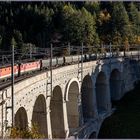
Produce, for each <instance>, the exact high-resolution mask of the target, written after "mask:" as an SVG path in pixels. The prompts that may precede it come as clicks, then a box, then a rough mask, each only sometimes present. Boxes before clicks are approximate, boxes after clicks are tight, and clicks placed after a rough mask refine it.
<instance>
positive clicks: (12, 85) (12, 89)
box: [11, 41, 14, 127]
mask: <svg viewBox="0 0 140 140" xmlns="http://www.w3.org/2000/svg"><path fill="white" fill-rule="evenodd" d="M11 95H12V127H13V126H14V41H13V42H12V64H11Z"/></svg>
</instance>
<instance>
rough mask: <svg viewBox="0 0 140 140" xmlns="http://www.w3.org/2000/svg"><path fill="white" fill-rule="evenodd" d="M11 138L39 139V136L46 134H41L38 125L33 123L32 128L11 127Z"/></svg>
mask: <svg viewBox="0 0 140 140" xmlns="http://www.w3.org/2000/svg"><path fill="white" fill-rule="evenodd" d="M10 138H31V139H39V138H44V135H42V134H40V133H39V131H38V127H37V125H36V124H33V125H32V127H31V128H25V129H20V128H17V127H13V128H12V129H11V135H10Z"/></svg>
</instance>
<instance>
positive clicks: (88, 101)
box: [81, 75, 94, 122]
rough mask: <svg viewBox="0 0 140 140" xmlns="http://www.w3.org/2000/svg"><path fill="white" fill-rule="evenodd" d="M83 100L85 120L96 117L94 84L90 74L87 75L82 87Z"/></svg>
mask: <svg viewBox="0 0 140 140" xmlns="http://www.w3.org/2000/svg"><path fill="white" fill-rule="evenodd" d="M81 92H82V95H81V100H82V111H83V118H84V122H86V121H87V120H88V119H91V118H93V117H94V108H93V84H92V79H91V77H90V76H89V75H87V76H85V78H84V79H83V83H82V88H81Z"/></svg>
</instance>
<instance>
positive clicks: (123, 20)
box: [111, 2, 132, 44]
mask: <svg viewBox="0 0 140 140" xmlns="http://www.w3.org/2000/svg"><path fill="white" fill-rule="evenodd" d="M112 9H113V11H112V13H111V17H112V18H111V24H112V27H113V28H112V29H113V32H112V36H113V39H114V38H116V35H117V34H119V35H120V37H119V40H118V41H117V44H120V42H121V44H124V42H125V41H126V40H127V39H128V40H130V39H131V37H132V30H131V25H130V22H129V17H128V14H127V11H126V9H125V7H124V5H123V2H114V3H113V7H112ZM112 42H113V41H112Z"/></svg>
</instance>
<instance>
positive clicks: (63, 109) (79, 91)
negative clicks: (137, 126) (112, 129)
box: [0, 58, 137, 139]
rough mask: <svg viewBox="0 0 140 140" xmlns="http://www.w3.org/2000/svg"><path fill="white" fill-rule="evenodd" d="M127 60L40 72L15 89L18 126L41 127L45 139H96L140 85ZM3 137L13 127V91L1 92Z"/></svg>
mask: <svg viewBox="0 0 140 140" xmlns="http://www.w3.org/2000/svg"><path fill="white" fill-rule="evenodd" d="M132 69H133V67H132V66H131V64H130V60H129V59H124V58H112V59H104V60H96V61H89V62H84V63H83V64H82V65H81V64H80V63H79V64H73V65H67V66H63V67H58V68H56V69H53V70H52V73H51V72H50V71H45V72H42V73H40V74H38V75H36V76H34V77H31V78H28V79H25V80H22V81H20V82H18V83H16V84H15V86H14V118H15V119H14V124H15V125H16V126H18V127H19V128H22V129H24V128H26V127H31V125H32V124H34V123H35V124H37V125H38V129H39V132H40V133H41V134H43V135H44V136H45V138H49V139H52V138H69V137H75V138H90V137H91V135H92V138H93V137H95V138H96V137H97V136H98V132H99V130H100V126H101V124H102V122H103V121H104V119H105V118H106V117H108V116H110V115H111V114H112V113H113V111H114V109H113V107H112V101H113V100H119V99H121V98H122V96H123V95H124V94H125V93H126V92H127V91H129V90H131V89H132V88H133V86H134V82H135V81H136V80H137V78H136V76H135V75H134V71H133V70H132ZM0 95H2V96H1V97H0V102H1V103H2V104H1V105H0V135H1V136H6V135H8V133H9V131H8V128H9V127H10V126H11V123H12V118H11V108H8V107H9V106H10V105H11V87H10V86H9V87H7V88H5V89H3V90H1V91H0Z"/></svg>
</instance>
